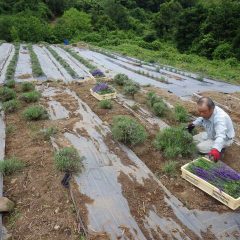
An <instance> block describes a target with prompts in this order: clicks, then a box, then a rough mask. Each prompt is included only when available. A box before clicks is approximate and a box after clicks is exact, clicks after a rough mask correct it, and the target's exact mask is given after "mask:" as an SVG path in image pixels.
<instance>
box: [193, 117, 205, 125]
mask: <svg viewBox="0 0 240 240" xmlns="http://www.w3.org/2000/svg"><path fill="white" fill-rule="evenodd" d="M202 122H203V118H202V117H198V118H197V119H196V120H195V121H193V122H192V124H193V125H194V126H202Z"/></svg>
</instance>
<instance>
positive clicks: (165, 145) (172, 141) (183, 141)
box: [154, 127, 196, 158]
mask: <svg viewBox="0 0 240 240" xmlns="http://www.w3.org/2000/svg"><path fill="white" fill-rule="evenodd" d="M154 146H155V147H156V149H158V150H160V151H163V152H164V155H165V157H167V158H176V157H188V156H192V155H193V153H194V152H195V150H196V147H195V144H194V142H193V137H192V135H191V134H190V133H188V131H186V130H185V129H184V127H170V128H166V129H163V130H162V131H160V132H159V133H158V134H157V136H156V138H155V141H154Z"/></svg>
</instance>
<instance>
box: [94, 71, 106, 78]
mask: <svg viewBox="0 0 240 240" xmlns="http://www.w3.org/2000/svg"><path fill="white" fill-rule="evenodd" d="M91 74H92V75H93V76H94V77H105V75H104V73H103V72H102V71H101V70H99V69H94V70H93V71H91Z"/></svg>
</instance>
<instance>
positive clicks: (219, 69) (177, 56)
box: [104, 40, 240, 84]
mask: <svg viewBox="0 0 240 240" xmlns="http://www.w3.org/2000/svg"><path fill="white" fill-rule="evenodd" d="M129 41H130V40H129ZM161 44H162V46H163V47H162V49H160V50H159V51H152V50H148V49H145V48H142V47H139V46H138V45H137V43H135V42H129V43H128V42H126V41H125V43H122V44H120V45H118V46H108V45H104V47H105V48H107V49H108V50H109V49H110V50H113V51H115V52H118V53H121V54H123V55H128V56H131V57H136V58H138V59H140V60H143V61H146V62H151V61H155V62H157V63H158V64H159V66H160V67H163V66H165V65H171V66H173V67H176V68H178V69H181V70H186V71H191V72H196V73H199V74H200V75H204V76H208V77H210V78H214V79H219V80H222V81H226V82H229V83H233V84H240V77H239V76H240V64H237V66H231V65H230V63H229V61H228V60H225V61H224V60H208V59H206V58H205V57H201V56H197V55H195V54H181V53H179V52H178V50H177V49H176V48H175V47H174V46H173V45H171V44H169V43H161Z"/></svg>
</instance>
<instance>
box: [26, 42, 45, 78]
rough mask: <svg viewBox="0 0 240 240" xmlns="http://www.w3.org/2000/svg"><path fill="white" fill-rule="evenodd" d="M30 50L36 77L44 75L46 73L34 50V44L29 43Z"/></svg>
mask: <svg viewBox="0 0 240 240" xmlns="http://www.w3.org/2000/svg"><path fill="white" fill-rule="evenodd" d="M28 50H29V53H30V57H31V64H32V72H33V76H34V77H40V76H43V75H44V73H43V70H42V68H41V65H40V63H39V60H38V57H37V55H36V53H35V52H34V51H33V47H32V44H29V45H28Z"/></svg>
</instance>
